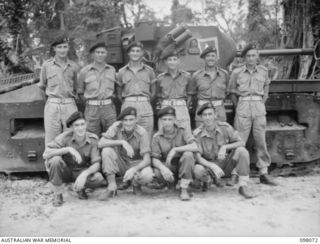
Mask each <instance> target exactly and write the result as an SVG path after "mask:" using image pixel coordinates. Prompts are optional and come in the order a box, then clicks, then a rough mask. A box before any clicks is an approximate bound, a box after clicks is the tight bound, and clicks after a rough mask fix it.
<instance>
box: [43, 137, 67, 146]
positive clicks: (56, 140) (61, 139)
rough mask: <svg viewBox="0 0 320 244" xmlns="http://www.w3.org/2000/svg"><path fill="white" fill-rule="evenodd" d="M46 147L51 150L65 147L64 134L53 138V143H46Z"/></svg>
mask: <svg viewBox="0 0 320 244" xmlns="http://www.w3.org/2000/svg"><path fill="white" fill-rule="evenodd" d="M47 147H48V148H51V149H60V148H63V147H66V138H65V136H64V134H60V135H58V136H57V137H56V138H54V140H53V141H51V142H49V143H48V145H47Z"/></svg>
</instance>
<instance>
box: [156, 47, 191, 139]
mask: <svg viewBox="0 0 320 244" xmlns="http://www.w3.org/2000/svg"><path fill="white" fill-rule="evenodd" d="M162 59H163V61H164V63H165V65H166V67H167V69H168V70H167V71H166V72H164V73H162V74H160V75H158V77H157V94H158V95H159V96H160V101H161V108H164V107H167V106H172V107H173V108H174V109H175V112H176V120H177V123H178V124H179V126H182V127H184V128H186V129H187V130H189V132H190V133H191V124H190V115H189V110H188V108H189V105H190V103H191V101H192V95H193V90H192V87H191V86H192V82H191V75H190V74H189V73H188V72H186V71H184V70H181V69H179V68H178V66H179V64H180V58H179V55H178V53H177V52H176V50H169V51H167V52H165V53H164V54H163V55H162ZM159 127H161V124H160V125H159Z"/></svg>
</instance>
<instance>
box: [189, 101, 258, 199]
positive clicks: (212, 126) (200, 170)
mask: <svg viewBox="0 0 320 244" xmlns="http://www.w3.org/2000/svg"><path fill="white" fill-rule="evenodd" d="M198 115H199V116H201V118H202V120H203V123H204V124H203V125H201V126H200V127H199V128H197V129H196V130H195V131H194V136H195V137H196V141H197V144H198V148H199V151H200V152H199V153H197V154H196V160H197V164H196V165H195V167H194V174H195V178H196V179H198V180H200V181H202V182H204V183H205V184H206V183H207V182H209V181H210V176H213V177H215V178H218V179H219V178H220V177H222V176H223V175H230V174H231V172H232V171H233V169H236V172H237V173H238V175H239V186H240V187H239V193H240V194H241V195H242V196H244V197H245V198H252V197H254V196H253V195H252V194H251V193H250V192H249V190H248V188H247V182H248V181H249V170H250V169H249V153H248V151H247V150H246V149H245V148H244V142H243V141H242V140H241V138H240V136H239V135H238V132H237V131H235V130H234V129H233V128H232V127H231V126H230V125H229V124H228V123H226V122H219V121H216V114H215V109H214V107H213V105H212V104H211V103H205V104H203V105H202V106H201V107H200V108H199V110H198Z"/></svg>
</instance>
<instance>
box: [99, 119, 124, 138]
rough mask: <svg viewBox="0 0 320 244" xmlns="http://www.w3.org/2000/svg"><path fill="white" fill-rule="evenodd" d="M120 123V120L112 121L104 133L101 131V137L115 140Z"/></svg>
mask: <svg viewBox="0 0 320 244" xmlns="http://www.w3.org/2000/svg"><path fill="white" fill-rule="evenodd" d="M120 123H121V122H120V121H117V122H115V123H113V125H111V126H110V127H109V129H108V130H107V131H106V132H105V133H102V137H103V138H105V139H110V140H115V139H116V137H117V133H118V131H119V125H120Z"/></svg>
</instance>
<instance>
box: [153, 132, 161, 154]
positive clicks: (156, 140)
mask: <svg viewBox="0 0 320 244" xmlns="http://www.w3.org/2000/svg"><path fill="white" fill-rule="evenodd" d="M151 157H153V158H156V159H159V160H160V159H161V149H160V145H159V138H158V137H153V138H152V143H151Z"/></svg>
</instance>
